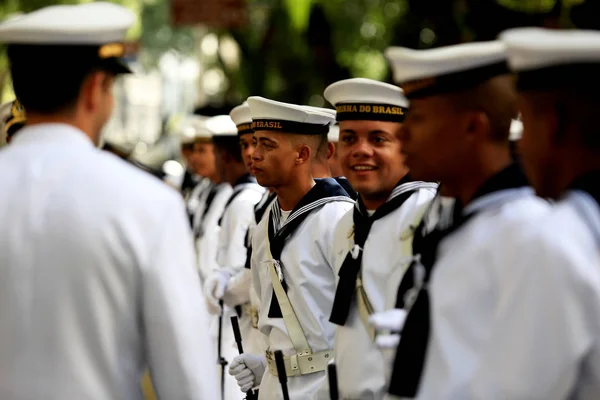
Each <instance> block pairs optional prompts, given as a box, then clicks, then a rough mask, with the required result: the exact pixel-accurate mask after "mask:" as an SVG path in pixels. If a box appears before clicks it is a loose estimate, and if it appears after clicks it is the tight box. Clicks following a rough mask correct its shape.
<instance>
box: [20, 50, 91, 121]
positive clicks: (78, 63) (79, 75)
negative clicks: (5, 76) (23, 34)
mask: <svg viewBox="0 0 600 400" xmlns="http://www.w3.org/2000/svg"><path fill="white" fill-rule="evenodd" d="M90 51H91V50H90V48H89V46H51V45H29V44H27V45H25V44H15V45H9V46H8V58H9V60H10V72H11V75H12V81H13V87H14V91H15V94H16V96H17V98H18V99H19V100H20V101H21V103H22V104H23V106H24V107H25V109H26V110H27V112H34V113H41V114H53V113H57V112H64V111H68V110H69V109H71V108H72V107H73V106H74V105H75V103H76V102H77V99H78V98H79V93H80V90H81V86H82V85H83V82H84V81H85V79H86V78H87V77H88V76H89V74H91V73H92V72H93V71H94V70H95V69H97V68H95V66H94V64H93V63H91V62H90V61H89V57H87V53H88V52H90ZM96 51H97V49H96ZM74 55H81V57H77V56H74Z"/></svg>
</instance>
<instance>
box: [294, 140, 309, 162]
mask: <svg viewBox="0 0 600 400" xmlns="http://www.w3.org/2000/svg"><path fill="white" fill-rule="evenodd" d="M311 153H312V150H311V148H310V146H308V145H306V144H303V145H300V146H299V148H298V157H297V158H296V164H305V163H308V162H310V157H311Z"/></svg>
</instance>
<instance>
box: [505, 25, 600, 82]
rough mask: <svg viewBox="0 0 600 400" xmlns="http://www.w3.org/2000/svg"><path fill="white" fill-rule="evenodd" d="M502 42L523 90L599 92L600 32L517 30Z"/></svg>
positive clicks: (512, 30)
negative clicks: (553, 89) (566, 89)
mask: <svg viewBox="0 0 600 400" xmlns="http://www.w3.org/2000/svg"><path fill="white" fill-rule="evenodd" d="M500 39H501V41H502V42H503V43H504V44H505V46H506V52H507V57H508V64H509V66H510V68H511V69H512V70H513V71H514V72H516V73H517V86H518V88H519V89H520V90H535V89H551V88H571V89H578V90H586V91H588V92H593V93H597V91H598V89H600V74H599V73H598V71H599V70H600V32H598V31H586V30H560V31H559V30H550V29H543V28H515V29H509V30H507V31H505V32H503V33H501V34H500Z"/></svg>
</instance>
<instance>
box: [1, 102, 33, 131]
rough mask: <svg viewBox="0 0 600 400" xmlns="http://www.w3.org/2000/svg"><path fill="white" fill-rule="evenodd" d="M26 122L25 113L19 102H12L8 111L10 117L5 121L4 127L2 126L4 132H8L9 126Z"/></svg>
mask: <svg viewBox="0 0 600 400" xmlns="http://www.w3.org/2000/svg"><path fill="white" fill-rule="evenodd" d="M26 121H27V113H26V112H25V107H23V104H21V102H20V101H19V100H15V101H13V104H12V108H11V110H10V116H9V117H8V119H7V120H6V125H5V126H4V130H5V131H8V130H9V129H10V127H11V126H13V125H14V124H18V123H24V122H26Z"/></svg>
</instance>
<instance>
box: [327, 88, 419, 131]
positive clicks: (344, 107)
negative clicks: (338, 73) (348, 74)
mask: <svg viewBox="0 0 600 400" xmlns="http://www.w3.org/2000/svg"><path fill="white" fill-rule="evenodd" d="M324 96H325V98H326V99H327V101H328V102H330V103H331V104H333V105H334V106H335V107H336V109H337V113H338V114H337V119H338V121H343V120H348V119H353V120H363V119H364V120H381V121H399V122H401V121H402V120H403V119H404V109H405V108H407V107H408V99H407V98H406V97H405V96H404V91H403V90H402V89H400V88H399V87H398V86H395V85H390V84H389V83H385V82H379V81H376V80H373V79H366V78H352V79H345V80H343V81H338V82H335V83H332V84H331V85H329V86H328V87H327V88H326V89H325V93H324Z"/></svg>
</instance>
